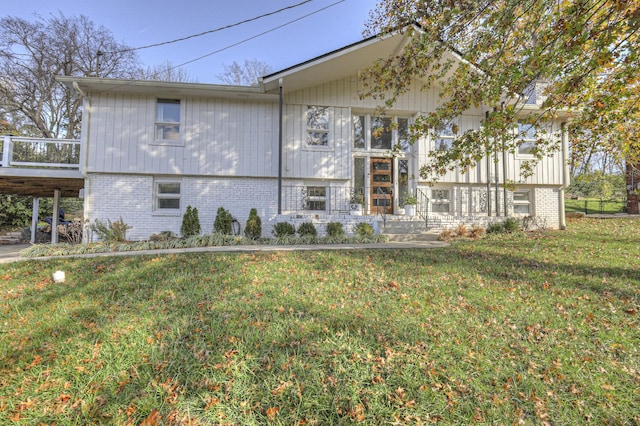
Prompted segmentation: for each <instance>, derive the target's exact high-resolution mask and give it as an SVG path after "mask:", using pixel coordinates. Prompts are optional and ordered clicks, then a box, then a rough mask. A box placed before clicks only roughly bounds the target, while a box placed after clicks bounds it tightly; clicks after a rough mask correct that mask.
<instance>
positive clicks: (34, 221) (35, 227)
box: [31, 197, 40, 244]
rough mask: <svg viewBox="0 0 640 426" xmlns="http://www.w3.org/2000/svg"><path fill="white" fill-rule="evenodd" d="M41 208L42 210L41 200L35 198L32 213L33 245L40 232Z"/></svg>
mask: <svg viewBox="0 0 640 426" xmlns="http://www.w3.org/2000/svg"><path fill="white" fill-rule="evenodd" d="M39 208H40V198H38V197H33V211H32V213H31V244H33V243H35V242H36V231H37V230H38V210H39Z"/></svg>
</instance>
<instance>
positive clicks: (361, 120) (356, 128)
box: [352, 114, 367, 149]
mask: <svg viewBox="0 0 640 426" xmlns="http://www.w3.org/2000/svg"><path fill="white" fill-rule="evenodd" d="M365 118H366V117H365V116H364V115H357V114H354V115H353V116H352V120H353V149H365V148H366V147H367V141H366V134H365V133H366V124H365Z"/></svg>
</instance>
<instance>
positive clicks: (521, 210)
mask: <svg viewBox="0 0 640 426" xmlns="http://www.w3.org/2000/svg"><path fill="white" fill-rule="evenodd" d="M530 194H531V191H528V190H520V191H514V192H513V213H514V214H524V215H529V214H531V199H530V198H529V196H530Z"/></svg>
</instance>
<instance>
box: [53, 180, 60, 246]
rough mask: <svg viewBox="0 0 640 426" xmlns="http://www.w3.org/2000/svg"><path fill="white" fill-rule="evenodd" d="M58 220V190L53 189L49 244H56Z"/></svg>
mask: <svg viewBox="0 0 640 426" xmlns="http://www.w3.org/2000/svg"><path fill="white" fill-rule="evenodd" d="M59 222H60V190H59V189H55V190H54V191H53V212H52V213H51V244H58V223H59Z"/></svg>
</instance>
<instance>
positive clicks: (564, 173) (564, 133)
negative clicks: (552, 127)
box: [558, 121, 570, 229]
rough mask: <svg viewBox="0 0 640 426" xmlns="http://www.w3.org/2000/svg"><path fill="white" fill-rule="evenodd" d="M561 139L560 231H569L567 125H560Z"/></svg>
mask: <svg viewBox="0 0 640 426" xmlns="http://www.w3.org/2000/svg"><path fill="white" fill-rule="evenodd" d="M560 138H561V143H562V185H561V186H560V190H559V191H558V197H559V200H558V201H559V204H560V212H559V213H560V218H559V219H560V229H567V221H566V218H565V205H564V196H565V190H566V188H567V186H569V183H570V182H569V161H568V152H569V134H568V132H567V123H566V122H564V121H563V122H562V123H560Z"/></svg>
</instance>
